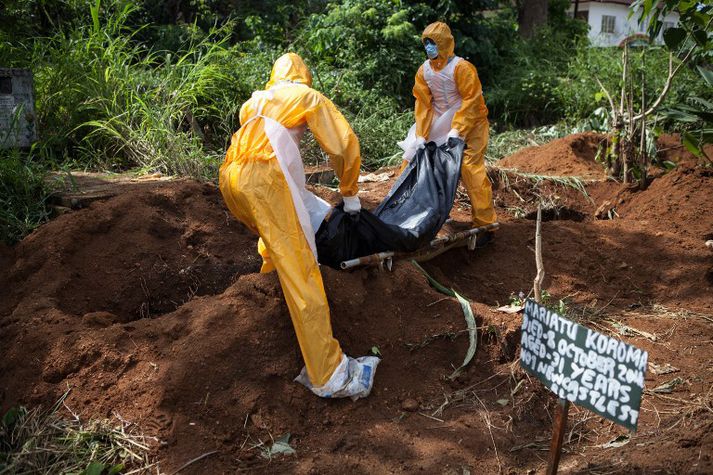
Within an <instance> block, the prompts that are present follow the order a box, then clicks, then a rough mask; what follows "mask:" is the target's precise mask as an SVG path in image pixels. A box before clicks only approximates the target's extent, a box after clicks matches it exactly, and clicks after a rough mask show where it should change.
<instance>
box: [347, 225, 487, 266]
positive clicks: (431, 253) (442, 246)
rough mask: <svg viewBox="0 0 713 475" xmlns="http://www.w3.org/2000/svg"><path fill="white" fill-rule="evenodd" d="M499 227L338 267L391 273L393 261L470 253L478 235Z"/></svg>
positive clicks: (441, 237)
mask: <svg viewBox="0 0 713 475" xmlns="http://www.w3.org/2000/svg"><path fill="white" fill-rule="evenodd" d="M499 227H500V223H497V222H496V223H492V224H488V225H486V226H480V227H477V228H473V229H469V230H467V231H461V232H457V233H453V234H447V235H445V236H440V237H436V238H435V239H433V240H432V241H431V242H430V243H429V245H428V247H425V248H423V249H419V250H418V251H415V252H393V251H387V252H379V253H377V254H371V255H369V256H364V257H359V258H356V259H350V260H348V261H343V262H342V263H341V264H340V267H341V268H342V269H343V270H347V269H353V268H355V267H368V266H377V267H379V269H381V270H384V269H386V270H389V271H391V269H392V268H393V262H394V261H395V260H404V259H408V260H415V261H416V262H423V261H428V260H430V259H433V258H434V257H436V256H439V255H441V254H443V253H444V252H446V251H448V250H450V249H453V248H454V247H461V246H467V247H468V250H470V251H472V250H474V249H475V242H476V240H477V239H478V234H481V233H483V232H486V231H494V230H496V229H498V228H499Z"/></svg>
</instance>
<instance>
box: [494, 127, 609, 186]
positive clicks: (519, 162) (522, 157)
mask: <svg viewBox="0 0 713 475" xmlns="http://www.w3.org/2000/svg"><path fill="white" fill-rule="evenodd" d="M607 140H608V139H607V136H606V135H604V134H597V133H594V132H584V133H581V134H574V135H569V136H567V137H563V138H561V139H557V140H553V141H552V142H550V143H547V144H545V145H540V146H533V147H527V148H524V149H522V150H520V151H518V152H516V153H514V154H513V155H510V156H509V157H505V158H503V159H502V160H498V163H497V164H498V166H500V167H503V168H517V169H518V170H520V171H523V172H528V173H536V174H539V175H559V176H578V177H582V178H605V177H606V175H605V172H604V169H603V168H602V166H601V164H599V163H597V162H596V161H595V157H596V156H597V153H601V154H603V153H604V151H605V150H606V146H607Z"/></svg>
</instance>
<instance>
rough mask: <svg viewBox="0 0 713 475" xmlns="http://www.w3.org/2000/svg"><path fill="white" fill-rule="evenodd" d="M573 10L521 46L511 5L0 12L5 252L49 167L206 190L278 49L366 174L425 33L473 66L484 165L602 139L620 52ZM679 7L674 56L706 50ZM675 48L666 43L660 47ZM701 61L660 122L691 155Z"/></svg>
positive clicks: (28, 0) (301, 2)
mask: <svg viewBox="0 0 713 475" xmlns="http://www.w3.org/2000/svg"><path fill="white" fill-rule="evenodd" d="M669 3H671V5H672V6H671V7H670V8H674V7H676V5H675V4H678V3H681V2H674V1H673V0H672V1H671V2H664V4H665V5H666V8H669V7H668V5H669ZM683 3H685V2H683ZM664 4H657V5H664ZM688 4H690V5H697V4H695V3H691V2H688V3H686V5H688ZM646 5H648V6H649V8H653V7H652V5H653V3H652V2H648V3H646ZM690 5H689V6H690ZM568 6H569V2H568V1H567V0H551V1H550V7H549V14H548V18H549V20H548V24H547V25H546V26H545V27H543V28H541V29H540V30H539V31H538V32H537V34H536V35H535V36H534V37H533V38H532V39H530V40H528V41H525V40H523V39H522V38H521V37H520V35H519V34H518V31H517V12H516V10H515V7H514V6H513V5H512V4H511V3H510V2H501V1H499V0H468V1H463V2H455V1H452V0H446V1H444V0H433V1H411V0H401V1H397V0H342V1H329V0H295V1H294V2H289V3H285V2H278V1H276V0H268V1H257V0H193V1H191V2H150V1H148V0H137V1H134V2H132V1H128V0H104V1H101V0H53V1H47V0H9V1H7V2H4V4H3V7H2V8H0V57H2V58H3V64H2V66H9V67H31V68H32V70H33V72H34V75H35V89H36V101H37V104H36V112H37V118H38V130H39V131H40V135H41V137H40V141H39V142H38V143H37V144H36V145H35V147H34V148H33V149H32V150H31V151H30V152H29V156H28V154H27V153H24V152H23V153H19V152H12V153H10V155H12V158H11V159H9V160H4V161H3V163H2V173H3V183H2V185H1V187H0V201H1V202H2V203H3V205H4V207H3V210H2V213H3V215H2V218H1V219H2V223H3V230H2V233H3V235H2V238H3V239H5V240H8V241H12V240H14V239H17V238H19V237H21V236H22V235H24V234H26V233H27V232H28V231H29V230H31V229H32V228H33V227H34V226H36V225H37V223H40V222H42V220H44V219H46V217H47V210H46V206H45V201H46V196H47V193H48V191H47V189H46V187H45V186H44V185H43V183H44V182H43V180H42V175H43V173H44V172H45V170H46V169H48V168H51V167H56V166H60V165H61V166H67V167H76V168H83V169H87V168H89V169H103V170H107V169H109V170H113V171H121V170H126V169H137V170H143V171H146V172H156V171H159V172H162V173H165V174H179V175H190V176H195V177H200V178H205V179H215V177H216V170H217V167H218V165H219V163H220V161H221V160H222V157H223V155H224V153H225V150H226V148H227V145H228V143H229V140H230V136H231V134H232V133H233V132H234V131H235V130H236V129H237V128H238V127H239V124H238V118H237V115H238V114H237V113H238V111H239V108H240V106H241V104H242V103H243V102H244V101H245V100H246V99H247V98H248V97H249V95H250V94H251V92H252V91H253V90H255V89H258V88H262V87H263V85H264V84H265V82H266V81H267V79H268V76H269V72H270V68H271V65H272V63H273V61H274V60H275V59H276V58H277V57H278V56H279V55H281V54H282V53H284V52H285V51H288V50H292V51H296V52H297V53H299V54H301V55H302V56H303V57H304V58H305V59H306V61H307V63H308V65H309V66H310V67H311V69H312V71H313V73H314V74H313V76H314V87H315V88H317V89H319V90H321V91H322V92H324V93H325V94H326V95H327V96H328V97H330V98H332V99H333V100H334V101H335V103H336V104H337V105H338V107H339V108H340V109H341V110H342V111H343V112H344V114H345V115H346V117H347V118H348V120H349V121H350V123H351V124H352V127H353V128H354V130H355V132H356V133H357V135H358V136H359V138H360V141H361V145H362V158H363V163H364V166H365V167H366V168H376V167H379V166H382V165H385V164H389V163H395V162H398V157H399V153H398V152H399V151H398V148H397V147H396V141H397V140H399V139H400V138H402V137H403V136H404V135H405V133H406V131H407V130H408V127H409V126H410V124H411V123H412V122H413V113H412V107H413V98H412V96H411V88H412V83H413V76H414V74H415V71H416V69H417V67H418V65H419V64H420V63H421V62H422V61H423V60H424V54H423V51H422V48H421V44H420V32H421V31H422V29H423V28H424V27H425V26H426V25H427V24H428V23H430V22H432V21H434V20H436V19H440V20H444V21H446V22H447V23H448V24H449V25H450V26H451V29H452V31H453V33H454V36H455V38H456V51H457V53H458V54H459V55H460V56H463V57H465V58H466V59H468V60H470V61H471V62H473V63H474V64H475V65H476V66H477V67H478V71H479V75H480V78H481V81H482V83H483V88H484V92H485V98H486V102H487V105H488V107H489V109H490V118H491V121H492V123H493V125H494V131H499V132H504V135H502V136H500V137H498V136H493V137H492V138H491V149H490V150H489V152H488V156H489V158H490V159H495V158H499V157H501V156H503V155H504V154H507V153H510V151H512V150H513V147H514V146H516V145H517V144H518V143H523V140H522V139H524V138H525V137H526V136H527V135H528V133H525V132H522V131H518V130H517V128H519V127H523V126H527V127H537V130H536V131H535V132H534V135H536V136H538V137H540V136H541V137H545V136H546V135H547V134H543V133H542V132H543V131H546V130H550V129H551V126H550V125H549V124H553V123H558V124H562V125H561V126H557V127H559V130H560V132H556V133H555V135H557V134H559V133H564V132H565V131H569V130H576V129H577V128H579V129H581V128H583V127H591V126H595V127H600V128H601V127H604V125H603V124H602V122H603V120H602V113H601V110H602V107H607V106H608V100H607V98H606V95H605V94H604V93H603V90H602V87H600V86H599V84H598V82H597V81H596V80H595V79H594V78H596V79H598V80H599V81H601V83H602V85H603V87H604V88H605V89H608V90H617V89H619V88H620V82H621V70H622V65H621V61H620V54H621V52H620V51H619V50H617V49H604V48H591V47H588V46H587V44H586V38H585V35H586V25H585V24H584V23H582V22H581V21H578V20H573V19H570V18H569V17H568V16H567V15H566V13H565V11H566V9H567V8H568ZM656 8H659V7H658V6H657V7H656ZM687 8H688V7H687ZM691 8H692V7H691ZM691 8H688V10H685V11H684V13H685V14H686V15H688V16H685V15H684V17H685V18H689V17H690V19H691V20H690V22H689V23H690V25H694V26H684V29H685V28H688V29H687V30H685V31H686V32H687V33H685V34H686V35H688V36H686V38H687V39H685V41H684V40H681V41H684V43H685V44H689V43H690V42H691V41H697V42H698V43H700V42H701V41H703V40H704V38H703V36H702V35H703V33H701V32H704V33H706V34H707V35H708V37H710V29H706V28H704V27H701V26H700V25H699V23H700V22H701V21H702V20H705V18H703V17H701V15H709V13H707V12H709V10H705V9H703V10H700V11H699V10H696V9H691ZM696 8H697V7H696ZM686 21H688V20H686ZM695 22H698V23H695ZM689 23H687V24H689ZM695 25H698V26H695ZM704 26H705V25H704ZM659 28H660V25H659ZM689 30H690V31H689ZM678 36H680V35H673V34H672V33H669V34H668V35H667V37H668V38H669V41H668V43H670V42H671V41H673V40H675V39H676V38H678ZM708 37H707V38H708ZM705 40H706V42H707V43H706V44H708V43H710V40H709V39H705ZM668 43H667V44H668ZM684 43H681V44H684ZM699 46H700V45H699ZM708 58H709V56H708ZM630 59H631V61H630V66H631V69H632V74H633V77H639V76H637V75H639V73H641V74H643V73H644V72H646V78H647V79H646V83H645V87H644V88H643V93H644V95H645V96H647V97H652V96H653V95H654V94H655V92H656V91H657V90H659V89H660V88H661V87H663V82H664V81H665V78H666V72H667V70H668V51H667V50H666V49H665V48H648V49H647V50H646V51H645V52H644V51H641V52H632V53H631V58H630ZM683 59H684V58H681V59H677V58H675V57H674V62H676V61H679V62H684V61H683ZM706 61H708V63H706ZM709 62H710V60H709V59H706V56H703V55H701V56H700V57H697V58H696V59H695V62H691V61H687V65H686V66H685V67H682V68H680V71H679V73H678V77H677V80H676V81H675V82H674V83H673V84H672V85H671V87H670V91H669V92H668V94H667V96H666V98H665V101H663V102H662V104H661V110H662V111H664V112H666V114H663V115H660V116H659V118H658V119H657V120H658V122H657V125H659V126H660V125H664V126H673V127H675V128H677V129H682V130H683V131H684V132H685V133H684V137H686V138H687V139H689V140H688V142H690V143H692V144H699V143H700V141H701V140H703V139H706V138H707V137H708V135H709V134H710V126H709V125H706V124H708V122H705V120H707V119H709V118H710V109H711V108H710V105H711V103H713V92H712V91H713V89H711V87H710V84H709V83H707V82H706V78H707V80H710V79H711V78H710V71H709V70H708V69H705V71H707V73H706V74H707V76H706V74H704V75H703V77H701V75H700V74H699V73H698V69H696V68H694V67H689V66H688V64H691V65H693V64H695V65H697V66H698V67H700V68H708V67H709V66H706V64H709ZM634 94H640V91H638V90H637V91H634ZM604 119H606V117H604ZM557 127H556V128H555V129H557ZM553 130H554V129H553ZM518 135H519V136H520V137H519V138H517V136H518ZM538 140H539V139H538ZM524 143H525V144H530V143H529V142H528V141H525V142H524ZM303 150H304V155H305V157H306V158H307V159H308V160H310V161H312V162H319V161H321V160H324V157H323V155H322V153H321V151H320V150H319V147H318V146H317V144H316V143H315V141H314V139H313V138H311V137H310V136H309V134H308V135H307V136H306V139H305V143H304V144H303ZM4 153H6V152H4ZM19 177H22V178H19ZM21 182H26V184H22V185H20V183H21ZM32 197H35V198H34V201H33V202H32V203H31V202H30V201H31V200H33V198H32Z"/></svg>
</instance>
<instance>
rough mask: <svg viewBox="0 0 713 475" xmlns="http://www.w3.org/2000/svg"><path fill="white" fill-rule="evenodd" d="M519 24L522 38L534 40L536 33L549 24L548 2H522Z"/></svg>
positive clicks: (537, 0)
mask: <svg viewBox="0 0 713 475" xmlns="http://www.w3.org/2000/svg"><path fill="white" fill-rule="evenodd" d="M518 23H519V25H520V36H522V37H523V38H532V36H533V35H534V34H535V31H536V30H537V29H538V28H539V27H540V26H542V25H544V24H545V23H547V0H522V3H521V4H520V14H519V18H518Z"/></svg>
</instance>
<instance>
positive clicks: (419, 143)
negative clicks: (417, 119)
mask: <svg viewBox="0 0 713 475" xmlns="http://www.w3.org/2000/svg"><path fill="white" fill-rule="evenodd" d="M416 148H417V149H419V150H420V149H423V148H426V139H424V138H423V137H416Z"/></svg>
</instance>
